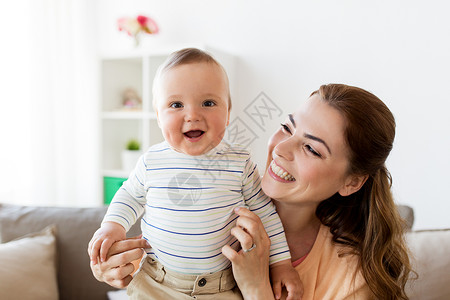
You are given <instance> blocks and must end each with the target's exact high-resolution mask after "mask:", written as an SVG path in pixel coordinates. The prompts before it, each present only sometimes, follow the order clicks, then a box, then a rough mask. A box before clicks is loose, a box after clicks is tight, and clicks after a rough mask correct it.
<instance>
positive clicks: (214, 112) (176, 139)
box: [156, 63, 230, 155]
mask: <svg viewBox="0 0 450 300" xmlns="http://www.w3.org/2000/svg"><path fill="white" fill-rule="evenodd" d="M228 91H229V90H228V80H227V78H226V76H225V74H224V71H223V70H222V69H221V68H220V67H219V66H217V65H215V64H212V63H192V64H185V65H180V66H177V67H175V68H172V69H170V70H168V71H166V72H165V73H163V74H162V76H161V80H160V86H159V87H158V93H157V99H156V113H157V116H158V124H159V127H160V128H161V130H162V133H163V135H164V138H165V140H166V141H167V142H168V143H169V144H170V145H171V146H172V148H174V149H175V150H176V151H178V152H182V153H186V154H188V155H201V154H204V153H206V152H207V151H209V150H211V149H212V148H214V147H215V146H217V145H218V144H219V143H220V141H221V140H222V138H223V136H224V134H225V129H226V127H227V126H228V123H229V118H230V113H229V106H228V97H229V95H228Z"/></svg>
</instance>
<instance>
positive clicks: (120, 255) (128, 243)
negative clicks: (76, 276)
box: [91, 237, 149, 288]
mask: <svg viewBox="0 0 450 300" xmlns="http://www.w3.org/2000/svg"><path fill="white" fill-rule="evenodd" d="M148 247H149V245H148V243H147V241H146V240H144V239H141V238H140V237H137V238H131V239H125V240H122V241H119V242H116V243H114V244H113V245H112V246H111V248H110V249H109V252H108V255H107V257H106V261H105V262H98V263H97V264H94V263H93V261H91V270H92V273H93V274H94V277H95V278H96V279H97V280H98V281H102V282H105V283H107V284H109V285H110V286H113V287H116V288H124V287H126V286H127V285H128V284H129V283H130V281H131V279H133V277H132V276H131V274H133V272H134V271H135V267H134V265H133V263H132V262H133V261H136V260H140V259H141V258H142V256H143V255H144V253H145V252H144V250H143V248H148Z"/></svg>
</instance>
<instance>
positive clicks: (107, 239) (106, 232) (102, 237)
mask: <svg viewBox="0 0 450 300" xmlns="http://www.w3.org/2000/svg"><path fill="white" fill-rule="evenodd" d="M124 239H126V231H125V228H123V226H122V225H119V224H117V223H113V222H105V223H103V224H102V226H101V227H100V228H99V229H98V230H97V231H96V232H95V233H94V236H93V237H92V239H91V241H90V242H89V246H88V253H89V256H90V258H91V261H92V263H93V264H94V265H95V264H97V263H98V262H99V261H98V259H99V258H100V261H101V262H104V261H105V260H106V255H107V254H108V250H109V248H111V246H112V244H114V243H115V242H117V241H121V240H124Z"/></svg>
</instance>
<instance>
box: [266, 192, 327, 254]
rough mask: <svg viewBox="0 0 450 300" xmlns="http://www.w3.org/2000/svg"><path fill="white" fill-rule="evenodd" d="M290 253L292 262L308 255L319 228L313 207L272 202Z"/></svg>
mask: <svg viewBox="0 0 450 300" xmlns="http://www.w3.org/2000/svg"><path fill="white" fill-rule="evenodd" d="M274 203H275V206H276V207H277V212H278V215H279V216H280V218H281V221H282V223H283V227H284V232H285V233H286V238H287V241H288V245H289V249H290V251H291V256H292V260H293V261H294V260H297V259H299V258H300V257H303V256H305V255H306V254H308V253H309V252H310V251H311V249H312V247H313V246H314V242H315V241H316V237H317V233H318V232H319V228H320V224H321V223H320V221H319V219H318V218H317V217H316V206H315V205H303V206H302V205H297V204H291V203H284V202H278V201H274Z"/></svg>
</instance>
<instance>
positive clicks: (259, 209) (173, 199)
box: [103, 141, 290, 274]
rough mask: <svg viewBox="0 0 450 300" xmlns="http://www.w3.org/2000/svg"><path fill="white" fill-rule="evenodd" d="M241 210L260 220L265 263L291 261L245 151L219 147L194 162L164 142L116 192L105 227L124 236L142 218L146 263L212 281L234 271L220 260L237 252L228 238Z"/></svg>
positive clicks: (279, 226)
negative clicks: (210, 276) (112, 225)
mask: <svg viewBox="0 0 450 300" xmlns="http://www.w3.org/2000/svg"><path fill="white" fill-rule="evenodd" d="M238 206H245V207H248V208H249V209H250V210H251V211H253V212H254V213H256V214H257V215H258V216H259V217H260V218H261V220H262V222H263V224H264V227H265V229H266V231H267V233H268V235H269V237H270V239H271V248H270V263H275V262H278V261H281V260H285V259H289V258H290V253H289V248H288V245H287V242H286V237H285V235H284V230H283V226H282V224H281V221H280V218H279V216H278V214H277V213H276V211H275V206H274V205H273V203H272V201H271V200H270V198H269V197H268V196H266V195H265V194H264V193H263V191H262V189H261V179H260V176H259V173H258V170H257V167H256V164H254V163H253V162H252V161H251V160H250V154H249V152H248V151H246V150H245V149H244V148H242V147H240V146H235V145H229V144H227V143H226V142H224V141H222V142H221V143H220V144H219V145H218V146H217V147H215V148H214V149H212V150H210V151H208V152H207V153H205V154H203V155H199V156H189V155H186V154H184V153H179V152H176V151H174V150H173V149H172V148H171V147H170V146H169V144H168V143H167V142H163V143H160V144H157V145H154V146H152V147H150V148H149V150H148V151H147V152H146V153H145V154H143V155H142V156H141V158H140V159H139V161H138V163H137V165H136V168H135V169H134V171H133V172H132V173H131V174H130V177H129V178H128V180H127V181H125V182H124V184H123V186H122V187H121V188H120V189H119V190H118V191H117V193H116V195H115V196H114V198H113V200H112V202H111V204H110V206H109V208H108V211H107V213H106V216H105V218H104V220H103V222H116V223H118V224H120V225H122V226H123V227H124V228H125V229H126V230H127V231H128V230H129V229H130V227H131V226H132V225H133V224H134V223H135V222H136V220H137V219H138V218H139V217H140V216H141V215H142V214H144V215H143V218H142V220H141V229H142V233H143V237H144V238H145V239H147V240H148V241H149V243H150V244H151V248H149V249H146V250H147V254H148V255H150V256H151V257H152V258H154V259H157V260H158V261H159V262H160V263H161V264H163V265H164V266H165V267H166V268H168V269H170V270H173V271H177V272H180V273H185V274H203V273H212V272H217V271H220V270H224V269H226V268H228V267H230V265H231V263H230V261H229V260H228V259H227V258H226V257H225V256H224V255H223V254H222V251H221V249H222V247H223V246H224V245H226V244H228V245H230V246H231V247H232V248H233V249H235V250H238V249H239V248H240V245H239V242H238V241H237V240H236V238H235V237H234V236H232V235H231V233H230V230H231V228H233V227H234V226H235V224H236V219H237V217H238V216H237V215H236V214H235V213H234V208H236V207H238Z"/></svg>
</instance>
